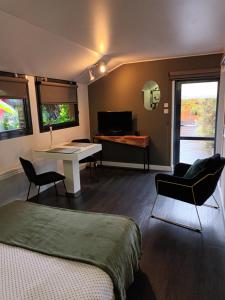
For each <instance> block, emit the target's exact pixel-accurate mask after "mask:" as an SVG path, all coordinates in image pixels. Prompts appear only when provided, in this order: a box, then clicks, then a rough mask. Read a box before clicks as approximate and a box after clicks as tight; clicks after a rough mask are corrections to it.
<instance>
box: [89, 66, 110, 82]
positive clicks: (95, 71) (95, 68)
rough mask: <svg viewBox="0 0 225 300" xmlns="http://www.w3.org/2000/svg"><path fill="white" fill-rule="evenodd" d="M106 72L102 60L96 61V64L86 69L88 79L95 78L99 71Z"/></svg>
mask: <svg viewBox="0 0 225 300" xmlns="http://www.w3.org/2000/svg"><path fill="white" fill-rule="evenodd" d="M105 72H106V63H105V62H104V61H100V62H97V63H96V64H94V65H92V66H90V67H89V69H88V73H89V80H90V81H93V80H94V79H95V75H96V74H98V73H100V74H104V73H105Z"/></svg>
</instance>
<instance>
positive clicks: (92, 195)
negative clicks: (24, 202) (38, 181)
mask: <svg viewBox="0 0 225 300" xmlns="http://www.w3.org/2000/svg"><path fill="white" fill-rule="evenodd" d="M98 174H99V181H94V180H93V179H91V178H90V177H89V170H84V171H82V172H81V184H82V194H81V195H80V196H79V197H78V198H66V197H64V196H55V193H54V189H52V188H51V189H49V190H48V191H46V192H43V193H42V194H41V195H40V197H39V200H37V199H35V198H33V199H31V201H33V202H37V201H38V202H39V203H42V204H46V205H51V206H58V207H64V208H70V209H78V210H87V211H93V212H107V213H113V214H114V213H115V214H122V215H127V216H130V217H132V218H133V219H134V220H135V221H136V222H137V223H138V224H139V226H140V228H141V231H142V236H143V256H142V259H141V262H140V266H141V270H142V271H141V272H139V273H137V274H136V277H135V282H134V284H133V285H132V286H131V287H130V288H129V290H128V297H127V299H129V300H131V299H132V300H133V299H135V300H138V299H143V300H154V299H157V300H212V299H213V300H224V299H225V230H224V222H223V217H222V212H221V211H219V210H215V209H211V208H208V207H201V208H200V209H199V212H200V217H201V220H202V224H203V233H202V234H199V233H196V232H192V231H190V230H187V229H183V228H180V227H177V226H174V225H170V224H167V223H164V222H161V221H158V220H155V219H151V218H149V213H150V209H151V207H152V205H153V201H154V197H155V187H154V176H155V173H153V172H151V173H143V171H139V170H137V171H136V170H124V169H116V168H106V167H104V168H99V170H98ZM58 189H59V191H60V193H63V192H64V190H63V186H62V185H61V184H58ZM216 196H217V198H218V195H216ZM156 210H157V213H158V214H160V215H161V216H167V217H170V218H173V220H175V221H177V222H185V223H186V224H189V225H195V224H197V219H196V215H195V211H194V210H193V207H192V206H191V205H188V204H184V203H181V202H177V201H176V202H175V201H173V200H171V199H165V198H160V199H159V202H158V205H157V207H156ZM191 220H192V221H191Z"/></svg>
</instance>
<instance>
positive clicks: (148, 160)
mask: <svg viewBox="0 0 225 300" xmlns="http://www.w3.org/2000/svg"><path fill="white" fill-rule="evenodd" d="M146 150H147V162H148V171H149V164H150V159H149V147H147V148H146Z"/></svg>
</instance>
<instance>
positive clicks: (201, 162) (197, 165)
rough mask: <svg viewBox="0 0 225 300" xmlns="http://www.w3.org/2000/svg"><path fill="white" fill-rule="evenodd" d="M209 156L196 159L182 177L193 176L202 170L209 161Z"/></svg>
mask: <svg viewBox="0 0 225 300" xmlns="http://www.w3.org/2000/svg"><path fill="white" fill-rule="evenodd" d="M209 160H210V158H205V159H197V160H196V161H195V162H194V163H193V165H191V166H190V168H189V169H188V170H187V173H186V174H185V175H184V178H189V179H190V178H193V177H195V176H197V175H198V174H199V173H200V172H201V171H203V170H204V169H205V168H206V167H207V164H208V163H209Z"/></svg>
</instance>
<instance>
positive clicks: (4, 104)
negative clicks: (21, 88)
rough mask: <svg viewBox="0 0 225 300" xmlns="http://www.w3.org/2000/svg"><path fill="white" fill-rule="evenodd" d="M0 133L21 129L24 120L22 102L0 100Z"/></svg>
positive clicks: (17, 100) (18, 100)
mask: <svg viewBox="0 0 225 300" xmlns="http://www.w3.org/2000/svg"><path fill="white" fill-rule="evenodd" d="M0 100H1V103H0V131H1V132H3V131H7V130H16V129H20V128H21V127H22V124H21V122H20V117H21V118H22V119H21V121H23V119H24V115H23V102H22V101H21V100H20V99H5V100H4V99H3V100H2V99H0Z"/></svg>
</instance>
